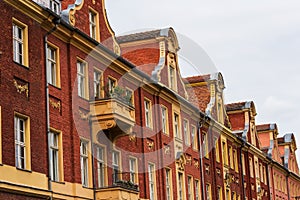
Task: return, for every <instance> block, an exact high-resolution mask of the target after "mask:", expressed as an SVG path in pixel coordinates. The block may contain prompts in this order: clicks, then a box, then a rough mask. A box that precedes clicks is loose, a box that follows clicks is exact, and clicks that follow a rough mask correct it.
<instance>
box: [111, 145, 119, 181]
mask: <svg viewBox="0 0 300 200" xmlns="http://www.w3.org/2000/svg"><path fill="white" fill-rule="evenodd" d="M111 156H112V168H113V169H112V170H113V182H114V183H115V182H117V181H118V180H120V179H121V163H120V162H121V161H120V152H118V151H115V150H113V151H112V155H111Z"/></svg>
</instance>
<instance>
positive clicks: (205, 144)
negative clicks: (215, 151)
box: [203, 133, 209, 158]
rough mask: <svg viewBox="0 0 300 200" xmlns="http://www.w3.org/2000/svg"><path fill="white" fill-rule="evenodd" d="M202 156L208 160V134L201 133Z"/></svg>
mask: <svg viewBox="0 0 300 200" xmlns="http://www.w3.org/2000/svg"><path fill="white" fill-rule="evenodd" d="M203 156H204V157H206V158H209V154H208V134H207V133H203Z"/></svg>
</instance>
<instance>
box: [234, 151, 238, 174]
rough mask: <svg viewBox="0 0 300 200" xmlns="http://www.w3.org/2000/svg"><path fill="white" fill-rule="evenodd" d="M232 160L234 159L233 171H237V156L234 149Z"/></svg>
mask: <svg viewBox="0 0 300 200" xmlns="http://www.w3.org/2000/svg"><path fill="white" fill-rule="evenodd" d="M233 160H234V168H235V171H236V172H239V166H238V157H237V151H236V149H234V150H233Z"/></svg>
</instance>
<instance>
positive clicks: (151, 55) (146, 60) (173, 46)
mask: <svg viewBox="0 0 300 200" xmlns="http://www.w3.org/2000/svg"><path fill="white" fill-rule="evenodd" d="M117 41H118V43H119V44H120V47H121V55H122V56H123V57H124V58H125V59H127V60H128V61H130V62H131V63H133V64H134V65H135V66H136V68H137V69H139V70H140V71H142V72H144V73H146V74H147V75H149V76H150V77H151V78H152V79H153V80H154V81H155V82H158V83H160V84H162V85H164V86H166V87H168V88H169V89H170V90H172V91H173V92H174V93H176V94H178V95H180V96H182V97H183V98H187V92H186V89H185V86H184V83H183V80H182V77H181V73H180V68H179V64H178V63H179V62H178V51H179V49H180V48H179V44H178V39H177V36H176V33H175V31H174V30H173V29H172V28H166V29H160V30H152V31H146V32H141V33H134V34H130V35H123V36H119V37H117Z"/></svg>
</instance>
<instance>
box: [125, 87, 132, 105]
mask: <svg viewBox="0 0 300 200" xmlns="http://www.w3.org/2000/svg"><path fill="white" fill-rule="evenodd" d="M125 96H126V101H127V102H126V103H128V104H129V105H131V106H133V105H134V102H133V91H132V90H130V89H128V88H126V89H125Z"/></svg>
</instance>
